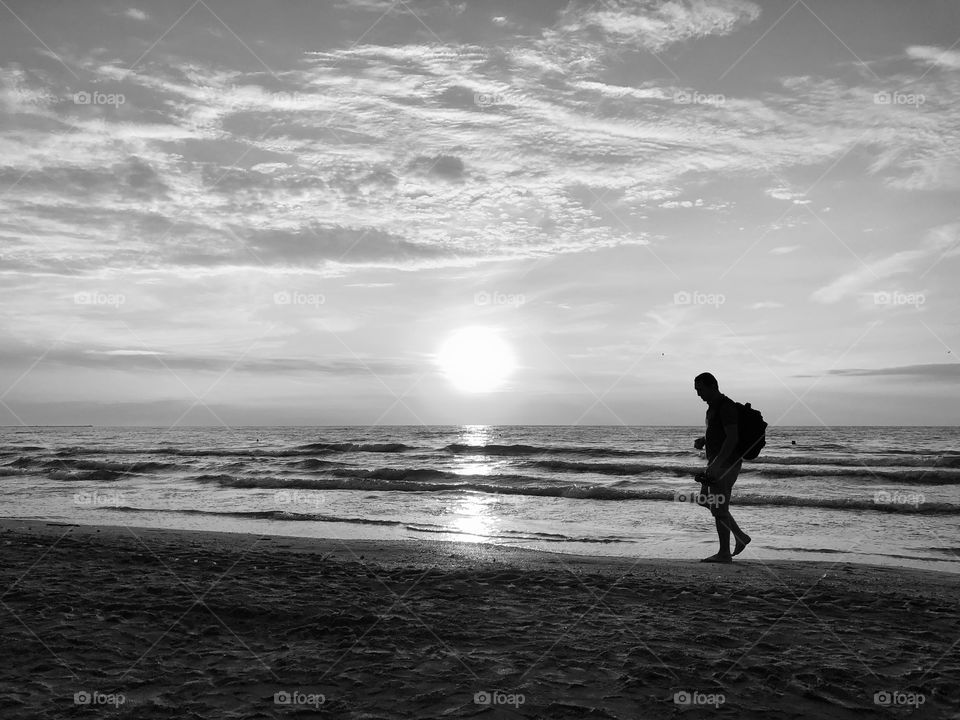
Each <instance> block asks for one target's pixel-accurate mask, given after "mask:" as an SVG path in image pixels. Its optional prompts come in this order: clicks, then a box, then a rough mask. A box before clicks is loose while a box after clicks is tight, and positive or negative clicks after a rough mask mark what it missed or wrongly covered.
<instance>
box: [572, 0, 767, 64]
mask: <svg viewBox="0 0 960 720" xmlns="http://www.w3.org/2000/svg"><path fill="white" fill-rule="evenodd" d="M584 8H586V9H584ZM759 17H760V7H759V6H758V5H756V4H754V3H752V2H746V1H742V0H712V1H708V0H668V1H667V2H649V1H648V2H637V1H636V0H607V1H606V2H603V3H579V2H574V3H572V4H571V8H570V9H569V10H568V12H567V14H566V17H564V19H563V20H562V21H561V23H560V27H559V32H560V34H561V35H563V34H569V33H575V34H582V35H584V36H586V37H590V36H591V35H592V34H594V33H595V34H596V36H597V37H598V39H600V40H601V43H598V44H604V43H609V44H610V45H613V44H619V45H621V46H626V47H630V48H633V49H641V48H642V49H646V50H652V51H654V52H660V51H662V50H663V49H664V48H666V47H667V46H669V45H673V44H675V43H679V42H683V41H686V40H690V39H693V38H702V37H707V36H710V35H728V34H730V33H731V32H733V31H734V30H736V29H737V28H738V27H739V26H741V25H745V24H749V23H751V22H753V21H754V20H756V19H757V18H759ZM578 39H579V38H578Z"/></svg>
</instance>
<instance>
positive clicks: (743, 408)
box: [736, 403, 767, 460]
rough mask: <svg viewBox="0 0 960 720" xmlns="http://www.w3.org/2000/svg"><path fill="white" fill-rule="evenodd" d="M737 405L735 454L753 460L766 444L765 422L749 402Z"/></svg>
mask: <svg viewBox="0 0 960 720" xmlns="http://www.w3.org/2000/svg"><path fill="white" fill-rule="evenodd" d="M736 406H737V436H738V437H739V441H738V442H737V455H740V456H742V457H743V459H744V460H753V459H754V458H756V457H757V455H759V454H760V450H762V449H763V446H764V445H766V444H767V436H766V431H767V423H766V422H764V420H763V415H762V414H761V413H760V411H759V410H756V409H754V408H752V407H750V403H747V404H746V405H743V404H741V403H736Z"/></svg>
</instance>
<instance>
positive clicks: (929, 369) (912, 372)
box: [829, 362, 960, 378]
mask: <svg viewBox="0 0 960 720" xmlns="http://www.w3.org/2000/svg"><path fill="white" fill-rule="evenodd" d="M829 374H830V375H844V376H856V377H874V376H885V375H901V376H906V377H914V378H958V377H960V362H953V363H927V364H923V365H899V366H895V367H882V368H839V369H834V370H830V371H829Z"/></svg>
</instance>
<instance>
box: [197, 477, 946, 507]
mask: <svg viewBox="0 0 960 720" xmlns="http://www.w3.org/2000/svg"><path fill="white" fill-rule="evenodd" d="M456 477H458V478H459V480H458V481H453V480H450V479H446V480H445V481H444V480H439V479H435V480H424V479H416V477H415V476H414V477H413V478H411V476H397V477H393V478H389V479H387V478H382V477H374V476H371V475H367V476H364V477H356V476H354V477H327V478H279V477H233V476H229V475H228V476H223V475H220V476H209V477H207V478H206V480H207V481H210V482H216V483H218V484H219V485H221V486H222V487H232V488H258V489H272V490H316V491H320V490H363V491H391V492H455V493H488V494H496V495H527V496H534V497H557V498H567V499H577V500H610V501H624V500H648V501H649V500H654V501H671V502H674V501H676V500H677V491H671V490H663V489H657V488H637V487H633V486H631V484H630V483H627V482H619V483H613V484H592V485H584V484H574V483H564V484H557V483H555V482H553V483H550V484H545V483H543V481H542V480H538V479H537V478H531V477H524V476H513V477H512V478H508V482H499V481H500V480H502V479H503V478H501V477H500V476H498V478H497V479H498V482H495V483H494V482H490V477H489V476H484V475H459V476H456ZM695 489H696V486H695V485H693V486H692V487H691V488H690V490H689V491H681V492H682V493H683V496H685V497H687V498H690V497H691V496H692V494H693V493H694V492H695ZM735 504H736V505H756V506H780V507H809V508H823V509H830V510H870V511H877V512H888V513H896V514H921V515H924V514H950V515H960V505H955V504H952V503H938V502H925V501H923V498H922V496H920V495H918V494H917V495H914V494H903V493H892V494H891V493H887V494H886V495H882V496H877V495H874V494H864V495H858V496H856V497H847V498H827V497H795V496H782V495H763V494H738V495H737V496H736V499H735Z"/></svg>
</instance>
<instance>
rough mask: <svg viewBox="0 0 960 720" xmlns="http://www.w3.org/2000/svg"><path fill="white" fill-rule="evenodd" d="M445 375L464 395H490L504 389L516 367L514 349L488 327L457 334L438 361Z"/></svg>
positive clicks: (450, 340)
mask: <svg viewBox="0 0 960 720" xmlns="http://www.w3.org/2000/svg"><path fill="white" fill-rule="evenodd" d="M437 361H438V362H439V363H440V367H441V369H442V370H443V372H444V374H445V375H446V376H447V378H449V380H450V382H452V383H453V384H454V385H455V386H456V387H457V389H459V390H462V391H464V392H475V393H480V392H490V391H491V390H496V389H497V388H498V387H500V386H501V385H502V384H503V383H504V381H505V380H506V379H507V378H508V377H509V376H510V373H512V372H513V370H514V368H515V367H516V363H515V361H514V357H513V351H512V350H511V349H510V346H509V345H508V344H507V343H506V342H505V341H504V340H503V339H502V338H501V337H500V336H499V335H498V334H497V333H496V332H495V331H494V330H491V329H489V328H484V327H468V328H463V329H461V330H457V331H456V332H455V333H453V334H452V335H451V336H450V337H449V338H447V340H446V342H445V343H444V344H443V347H441V348H440V353H439V355H438V357H437Z"/></svg>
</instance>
